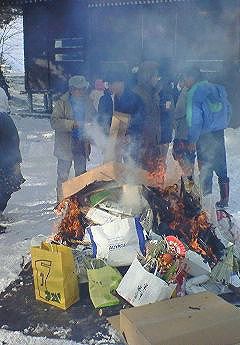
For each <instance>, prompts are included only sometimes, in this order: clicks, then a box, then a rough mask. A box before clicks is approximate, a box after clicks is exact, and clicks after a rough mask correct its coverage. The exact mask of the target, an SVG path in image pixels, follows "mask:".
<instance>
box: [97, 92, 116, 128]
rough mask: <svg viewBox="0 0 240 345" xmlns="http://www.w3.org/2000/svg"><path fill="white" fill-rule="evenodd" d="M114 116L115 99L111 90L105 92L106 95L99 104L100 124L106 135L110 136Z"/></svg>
mask: <svg viewBox="0 0 240 345" xmlns="http://www.w3.org/2000/svg"><path fill="white" fill-rule="evenodd" d="M112 116H113V99H112V94H111V92H110V90H109V89H106V90H104V95H103V96H102V97H101V98H100V100H99V104H98V124H99V126H100V127H101V128H102V129H103V131H104V133H105V134H109V129H110V126H111V122H112Z"/></svg>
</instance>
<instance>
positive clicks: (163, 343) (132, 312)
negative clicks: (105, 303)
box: [120, 292, 240, 345]
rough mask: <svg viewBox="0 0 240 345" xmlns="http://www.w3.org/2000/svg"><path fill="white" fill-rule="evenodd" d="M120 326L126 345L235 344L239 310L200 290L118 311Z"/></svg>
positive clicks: (239, 337)
mask: <svg viewBox="0 0 240 345" xmlns="http://www.w3.org/2000/svg"><path fill="white" fill-rule="evenodd" d="M120 329H121V332H122V333H123V335H124V336H125V338H126V340H127V342H128V344H129V345H230V344H238V343H239V342H240V310H239V309H238V308H237V307H235V306H233V305H231V304H229V303H227V302H225V301H224V300H223V299H221V298H220V297H217V296H216V295H214V294H211V293H208V292H204V293H201V294H197V295H190V296H185V297H179V298H174V299H171V300H167V301H162V302H157V303H154V304H149V305H146V306H142V307H136V308H131V309H124V310H121V312H120Z"/></svg>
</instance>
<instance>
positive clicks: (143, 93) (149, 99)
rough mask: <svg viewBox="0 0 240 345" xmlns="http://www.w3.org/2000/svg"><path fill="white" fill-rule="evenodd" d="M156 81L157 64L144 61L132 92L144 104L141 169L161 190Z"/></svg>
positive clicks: (158, 99)
mask: <svg viewBox="0 0 240 345" xmlns="http://www.w3.org/2000/svg"><path fill="white" fill-rule="evenodd" d="M158 81H159V73H158V64H157V63H155V62H152V61H145V62H143V63H142V64H141V65H140V66H139V69H138V72H137V85H136V86H135V87H134V89H133V91H134V92H135V93H136V94H137V95H139V96H140V98H141V100H142V102H143V104H144V119H143V134H142V142H143V150H142V167H143V168H144V169H145V170H147V171H148V172H149V173H150V175H154V179H155V180H157V181H156V183H157V185H158V186H159V188H163V186H164V179H165V173H166V171H165V166H164V164H163V162H162V157H161V150H160V144H161V121H160V97H159V91H160V90H159V89H158Z"/></svg>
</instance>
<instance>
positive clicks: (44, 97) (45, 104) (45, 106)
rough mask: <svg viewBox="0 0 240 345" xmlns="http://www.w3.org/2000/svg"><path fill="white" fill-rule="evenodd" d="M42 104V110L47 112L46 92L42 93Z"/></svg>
mask: <svg viewBox="0 0 240 345" xmlns="http://www.w3.org/2000/svg"><path fill="white" fill-rule="evenodd" d="M43 106H44V112H45V113H47V112H48V95H47V93H44V94H43Z"/></svg>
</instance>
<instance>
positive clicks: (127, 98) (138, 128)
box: [114, 88, 144, 140]
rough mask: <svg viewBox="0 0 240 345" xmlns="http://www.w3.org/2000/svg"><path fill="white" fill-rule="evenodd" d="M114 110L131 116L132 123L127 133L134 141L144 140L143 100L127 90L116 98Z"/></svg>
mask: <svg viewBox="0 0 240 345" xmlns="http://www.w3.org/2000/svg"><path fill="white" fill-rule="evenodd" d="M114 110H115V111H118V112H120V113H127V114H130V123H129V127H128V131H127V135H129V136H130V137H131V138H132V139H138V140H139V139H140V138H142V133H143V130H142V128H143V127H142V124H143V119H144V104H143V101H142V100H141V98H140V97H139V96H138V95H137V94H136V93H134V92H133V91H131V90H129V89H128V88H125V90H124V92H123V94H122V95H121V96H120V97H118V96H115V97H114Z"/></svg>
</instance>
